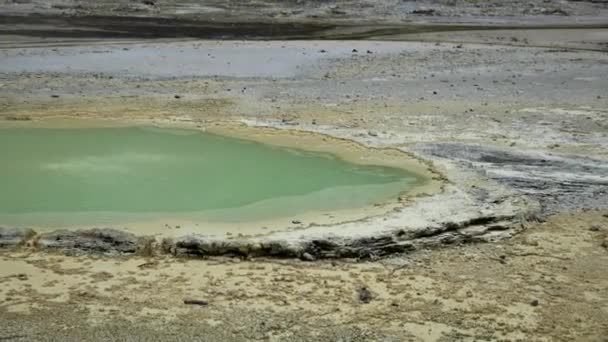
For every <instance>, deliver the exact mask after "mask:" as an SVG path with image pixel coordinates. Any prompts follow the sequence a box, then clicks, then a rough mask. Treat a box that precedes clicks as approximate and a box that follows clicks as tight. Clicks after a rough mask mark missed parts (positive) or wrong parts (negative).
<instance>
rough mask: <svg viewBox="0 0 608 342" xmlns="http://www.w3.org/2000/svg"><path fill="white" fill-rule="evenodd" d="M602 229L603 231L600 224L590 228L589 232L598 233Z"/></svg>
mask: <svg viewBox="0 0 608 342" xmlns="http://www.w3.org/2000/svg"><path fill="white" fill-rule="evenodd" d="M600 229H602V227H601V226H600V225H599V224H594V225H592V226H591V227H590V228H589V230H590V231H592V232H598V231H600Z"/></svg>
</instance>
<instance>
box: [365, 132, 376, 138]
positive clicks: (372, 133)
mask: <svg viewBox="0 0 608 342" xmlns="http://www.w3.org/2000/svg"><path fill="white" fill-rule="evenodd" d="M367 135H369V136H370V137H377V136H378V133H376V132H372V131H369V132H367Z"/></svg>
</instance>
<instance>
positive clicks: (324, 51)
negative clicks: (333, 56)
mask: <svg viewBox="0 0 608 342" xmlns="http://www.w3.org/2000/svg"><path fill="white" fill-rule="evenodd" d="M319 52H320V53H326V52H327V51H326V50H324V49H321V50H319Z"/></svg>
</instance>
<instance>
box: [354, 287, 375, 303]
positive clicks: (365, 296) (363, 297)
mask: <svg viewBox="0 0 608 342" xmlns="http://www.w3.org/2000/svg"><path fill="white" fill-rule="evenodd" d="M357 293H358V294H359V301H360V302H361V303H363V304H367V303H369V302H371V301H372V293H371V292H369V290H368V289H367V288H366V287H361V288H360V289H358V290H357Z"/></svg>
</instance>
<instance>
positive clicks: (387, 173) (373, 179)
mask: <svg viewBox="0 0 608 342" xmlns="http://www.w3.org/2000/svg"><path fill="white" fill-rule="evenodd" d="M0 160H1V162H2V165H3V167H2V168H0V188H2V189H3V191H2V192H1V193H0V224H2V225H17V226H43V227H56V228H58V227H63V226H70V225H96V224H112V223H116V222H129V221H142V220H152V219H155V220H160V219H162V218H165V217H174V218H175V217H178V218H181V219H184V220H190V221H192V222H196V221H210V222H219V223H230V222H247V221H262V220H270V219H274V218H279V217H296V216H297V215H299V214H303V213H307V212H312V211H318V212H324V213H330V212H331V211H335V210H342V209H353V208H359V207H366V206H371V205H373V204H377V203H382V202H386V201H387V200H389V199H391V198H396V197H397V196H398V195H400V194H403V193H406V192H407V191H408V190H410V189H412V188H413V187H416V186H418V185H420V184H422V183H423V182H424V179H423V178H421V177H420V176H418V175H415V174H414V173H410V172H408V171H407V170H404V169H399V168H392V167H385V166H373V165H358V164H354V163H349V162H346V161H344V160H341V159H339V158H338V157H336V156H334V155H331V154H327V153H318V152H307V151H304V150H297V149H289V148H285V147H276V146H271V145H266V144H262V143H258V142H252V141H247V140H242V139H237V138H229V137H224V136H219V135H215V134H209V133H203V132H200V131H195V130H185V129H167V128H163V129H159V128H152V127H118V128H116V127H114V128H78V129H73V128H71V129H64V128H61V129H57V128H53V129H50V128H10V129H1V130H0Z"/></svg>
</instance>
